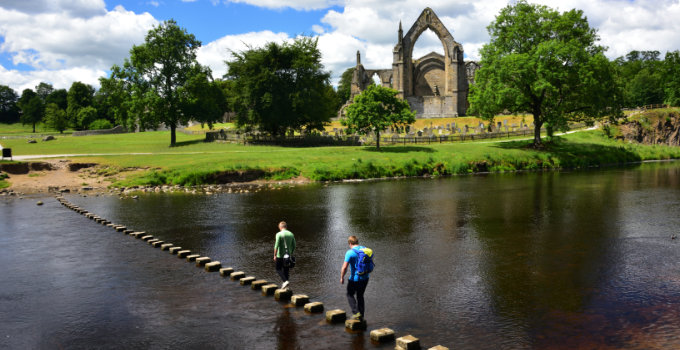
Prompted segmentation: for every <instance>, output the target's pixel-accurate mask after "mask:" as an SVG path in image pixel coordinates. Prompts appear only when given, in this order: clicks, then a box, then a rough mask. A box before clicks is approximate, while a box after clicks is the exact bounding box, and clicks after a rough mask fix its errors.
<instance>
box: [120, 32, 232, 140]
mask: <svg viewBox="0 0 680 350" xmlns="http://www.w3.org/2000/svg"><path fill="white" fill-rule="evenodd" d="M200 46H201V42H200V41H198V40H196V37H195V36H194V35H193V34H189V33H187V31H186V29H184V28H181V27H179V26H178V25H177V22H175V21H174V20H169V21H165V22H163V23H161V24H160V25H158V26H155V27H154V28H152V29H151V30H150V31H149V33H148V34H147V35H146V38H145V41H144V43H143V44H141V45H138V46H133V47H132V49H131V50H130V58H129V59H128V60H126V61H125V63H124V65H123V66H122V67H115V66H114V69H112V71H113V74H112V77H111V78H112V79H113V80H112V81H111V82H110V85H111V90H112V93H114V94H118V93H119V92H121V91H124V90H127V91H129V92H130V95H129V96H125V95H124V94H122V95H121V94H118V95H117V96H116V97H115V98H117V99H120V101H121V102H114V103H113V104H115V105H122V106H124V108H127V107H129V108H128V109H127V111H126V112H125V113H131V114H132V115H134V116H135V117H136V118H137V119H138V120H139V123H140V126H141V127H142V128H150V127H156V126H158V125H160V124H161V123H162V124H164V125H165V126H166V127H168V128H170V145H171V146H174V145H175V144H176V140H177V136H176V129H177V127H178V126H181V125H187V124H188V122H189V121H191V120H195V121H199V122H201V123H208V124H210V123H212V122H215V121H217V120H219V119H220V118H221V117H222V115H223V114H224V110H222V109H221V107H223V106H224V102H222V101H215V100H214V99H215V98H219V94H218V93H216V92H215V91H214V90H213V88H216V89H218V87H217V86H216V85H215V84H214V83H213V82H212V75H211V72H210V69H209V68H207V67H204V66H202V65H200V64H199V63H198V62H197V61H196V51H197V50H198V48H199V47H200ZM121 89H123V90H121ZM216 95H217V96H218V97H216ZM126 100H127V101H128V102H126ZM121 103H122V104H121ZM126 104H127V105H126ZM216 105H217V106H220V107H215V106H216ZM117 113H119V114H118V116H117V118H120V117H122V116H123V114H122V113H123V112H122V111H118V112H117Z"/></svg>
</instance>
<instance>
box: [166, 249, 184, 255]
mask: <svg viewBox="0 0 680 350" xmlns="http://www.w3.org/2000/svg"><path fill="white" fill-rule="evenodd" d="M168 250H169V251H170V254H177V252H178V251H180V250H182V247H170V249H168Z"/></svg>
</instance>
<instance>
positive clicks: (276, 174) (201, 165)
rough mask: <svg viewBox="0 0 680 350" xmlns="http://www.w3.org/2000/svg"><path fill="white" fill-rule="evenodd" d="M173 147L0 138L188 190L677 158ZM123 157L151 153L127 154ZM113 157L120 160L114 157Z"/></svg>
mask: <svg viewBox="0 0 680 350" xmlns="http://www.w3.org/2000/svg"><path fill="white" fill-rule="evenodd" d="M177 136H178V140H177V141H178V146H177V147H172V148H171V147H168V143H169V139H170V136H169V132H144V133H135V134H117V135H98V136H81V137H73V136H62V137H57V140H55V141H49V142H42V141H39V142H38V143H37V144H27V143H26V141H25V140H20V139H13V140H0V143H2V145H3V146H4V147H11V148H12V149H13V153H14V155H30V154H45V155H47V154H84V153H105V154H106V155H97V156H79V157H76V158H74V161H82V162H95V163H99V164H101V165H103V166H104V167H103V168H102V173H103V174H108V175H112V176H114V180H117V181H118V182H116V185H122V186H128V185H141V184H149V185H158V184H181V185H193V184H203V183H210V182H211V181H213V180H211V179H213V178H214V176H212V175H214V174H216V173H220V172H233V171H242V170H254V169H259V170H263V171H264V172H263V175H262V176H263V177H265V178H269V179H285V178H291V177H295V176H298V175H300V176H303V177H305V178H308V179H311V180H317V181H323V180H340V179H355V178H380V177H393V176H422V175H449V174H466V173H472V172H479V171H492V172H505V171H518V170H541V169H560V168H584V167H591V166H602V165H611V164H621V163H626V162H635V161H642V160H651V159H670V158H680V148H678V147H667V146H647V145H639V144H629V143H623V142H621V141H615V140H612V139H609V138H606V137H605V136H604V135H603V133H602V132H601V131H585V132H578V133H574V134H570V135H566V136H563V137H559V138H556V139H555V140H554V142H553V143H552V144H549V145H548V146H547V147H546V149H545V150H541V151H538V150H535V149H532V148H529V147H528V145H529V144H530V141H528V140H521V141H519V140H515V141H506V142H466V143H449V144H431V145H412V146H388V147H383V149H382V150H381V151H380V152H378V151H376V149H375V148H374V147H309V148H293V147H277V146H253V145H239V144H228V143H204V142H203V138H204V136H203V135H185V134H181V133H178V135H177ZM129 153H152V154H138V155H132V154H129ZM115 154H120V155H115ZM125 168H143V169H147V171H145V172H139V173H138V174H136V175H134V176H128V177H127V178H125V179H122V178H121V177H119V176H118V174H119V173H120V171H121V170H122V169H125Z"/></svg>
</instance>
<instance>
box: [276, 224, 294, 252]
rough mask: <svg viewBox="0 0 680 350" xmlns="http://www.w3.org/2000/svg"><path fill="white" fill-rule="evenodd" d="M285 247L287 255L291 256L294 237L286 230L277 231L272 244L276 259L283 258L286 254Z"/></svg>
mask: <svg viewBox="0 0 680 350" xmlns="http://www.w3.org/2000/svg"><path fill="white" fill-rule="evenodd" d="M284 240H285V241H286V244H285V245H284V244H283V241H284ZM286 246H288V254H290V255H293V252H295V236H293V233H292V232H290V231H288V230H283V231H279V232H278V233H277V234H276V239H275V242H274V249H276V257H277V258H283V255H284V254H286Z"/></svg>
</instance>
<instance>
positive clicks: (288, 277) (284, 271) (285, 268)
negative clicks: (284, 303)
mask: <svg viewBox="0 0 680 350" xmlns="http://www.w3.org/2000/svg"><path fill="white" fill-rule="evenodd" d="M283 275H284V276H286V279H285V280H284V282H286V281H288V280H289V279H290V268H289V267H285V266H284V267H283Z"/></svg>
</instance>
